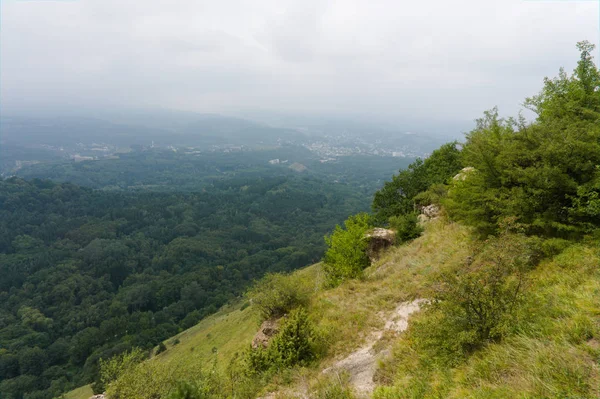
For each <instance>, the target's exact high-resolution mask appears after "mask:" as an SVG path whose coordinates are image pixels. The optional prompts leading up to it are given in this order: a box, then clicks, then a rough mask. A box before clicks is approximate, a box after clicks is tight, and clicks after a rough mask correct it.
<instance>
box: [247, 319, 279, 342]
mask: <svg viewBox="0 0 600 399" xmlns="http://www.w3.org/2000/svg"><path fill="white" fill-rule="evenodd" d="M280 321H281V319H275V320H273V319H271V320H265V321H264V322H263V323H262V324H261V325H260V328H259V329H258V332H257V333H256V335H255V336H254V339H253V340H252V348H253V349H256V348H258V347H263V348H266V347H267V346H269V341H271V339H272V338H273V337H274V336H275V335H276V334H277V333H278V332H279V325H280V324H281V323H280Z"/></svg>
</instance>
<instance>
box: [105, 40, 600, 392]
mask: <svg viewBox="0 0 600 399" xmlns="http://www.w3.org/2000/svg"><path fill="white" fill-rule="evenodd" d="M578 49H579V51H580V54H581V56H580V60H579V62H578V66H577V68H576V69H575V71H574V72H573V74H567V73H566V72H564V71H562V70H561V72H560V74H559V76H558V77H557V78H554V79H546V80H545V82H544V87H543V88H542V91H541V92H540V94H538V95H536V96H534V97H532V98H530V99H528V100H527V101H526V103H525V104H526V105H527V106H528V107H529V108H530V109H532V110H533V111H534V112H536V114H537V115H538V117H537V118H536V120H535V121H532V122H527V121H525V120H524V119H523V118H515V119H512V118H509V119H503V118H501V117H500V116H499V113H498V111H497V110H496V109H493V110H491V111H489V112H486V113H485V115H484V117H483V118H482V119H481V120H478V121H477V124H476V127H475V129H473V130H472V131H471V132H470V133H468V134H467V135H466V139H465V142H464V143H463V144H462V145H458V144H457V143H450V144H447V145H444V146H442V147H441V148H440V149H438V150H437V151H435V152H434V153H433V154H432V155H431V156H430V157H429V158H427V159H426V160H418V161H416V162H414V163H412V164H411V165H410V166H409V167H408V169H406V170H403V171H401V172H400V173H399V174H397V175H395V176H393V178H392V179H391V181H389V182H387V183H386V184H385V185H384V187H383V188H382V189H381V190H379V191H378V192H377V193H376V194H375V196H374V200H373V204H372V213H371V214H369V213H359V214H356V215H353V216H351V217H349V218H348V219H347V220H346V221H345V223H344V224H343V225H339V226H337V227H336V228H335V230H334V231H333V232H332V233H331V234H329V235H327V236H326V238H325V242H326V243H327V250H326V253H325V256H324V260H323V262H322V263H321V264H318V265H314V266H313V267H311V268H308V269H305V270H302V271H300V272H295V273H293V274H285V273H275V274H268V275H267V276H265V278H263V279H262V280H260V281H259V282H258V283H257V284H255V285H254V286H253V287H252V288H251V289H250V290H249V292H248V293H247V298H248V299H250V300H251V301H249V302H248V304H249V306H247V305H245V306H241V307H239V308H233V309H231V308H229V309H225V310H223V311H222V314H221V315H220V316H219V317H218V318H214V319H212V321H211V323H208V322H207V323H201V324H200V325H198V326H196V327H194V328H193V329H191V330H189V331H187V332H186V333H185V334H182V335H180V336H178V337H177V338H174V339H171V340H167V341H165V342H164V343H163V344H162V345H161V346H159V347H158V348H157V349H156V350H155V351H154V352H153V353H152V356H153V358H152V359H151V360H149V361H144V359H145V358H146V357H147V355H148V354H146V353H143V352H141V351H139V350H133V351H130V352H128V353H125V354H122V355H120V356H116V357H113V358H112V359H110V360H108V361H103V362H102V366H101V371H100V377H101V378H100V380H101V381H100V382H101V383H100V384H98V385H96V386H95V387H96V388H98V389H101V390H104V389H106V392H107V395H108V397H109V398H110V399H112V398H120V399H140V398H141V399H152V398H169V399H184V398H185V399H190V398H191V399H200V398H202V399H204V398H211V399H212V398H215V399H216V398H223V397H227V398H256V397H262V398H306V397H311V398H328V399H351V398H368V397H372V398H376V399H417V398H448V397H450V398H481V399H492V398H517V397H519V398H532V399H533V398H535V399H538V398H539V399H542V398H543V399H549V398H552V399H564V398H573V399H575V398H589V399H593V398H597V397H598V394H599V392H600V391H599V387H600V362H599V359H600V345H599V344H598V343H599V342H600V322H599V318H598V315H599V314H600V298H599V296H598V292H599V290H600V269H599V267H598V266H599V264H600V251H599V245H598V244H599V239H600V236H599V231H600V230H599V229H600V71H599V70H598V69H597V67H596V66H595V65H594V63H593V62H592V57H591V53H592V51H593V49H594V47H593V46H592V45H591V44H589V43H587V42H582V43H579V44H578ZM418 213H420V214H419V215H417V214H418ZM375 226H384V227H389V228H392V229H394V230H395V234H396V243H397V244H399V245H398V246H397V247H396V248H394V247H392V248H389V249H388V250H387V252H386V253H383V254H380V255H379V258H378V259H377V258H376V257H373V256H369V255H373V253H369V252H368V248H369V242H370V240H372V239H373V238H372V237H373V233H374V232H373V230H372V229H373V227H375ZM409 317H410V320H409ZM261 321H262V322H264V324H262V327H261V329H260V330H259V334H257V335H256V336H255V338H260V339H262V338H264V337H263V335H264V334H265V331H266V329H267V328H268V329H269V330H270V331H271V332H272V336H271V337H270V340H269V342H268V343H267V344H266V345H263V344H256V341H253V344H254V345H250V342H251V341H250V337H251V336H252V333H253V332H254V331H256V329H257V328H258V325H259V323H257V322H261ZM235 323H238V325H239V327H234V325H236V324H235ZM253 324H254V327H253ZM263 327H264V328H263ZM273 330H274V331H275V332H274V333H273ZM217 331H218V332H220V333H221V334H224V335H226V337H222V336H219V337H214V336H213V335H212V333H213V332H217ZM261 334H262V335H261ZM180 338H181V342H180ZM240 341H243V342H240ZM260 342H263V341H259V343H260Z"/></svg>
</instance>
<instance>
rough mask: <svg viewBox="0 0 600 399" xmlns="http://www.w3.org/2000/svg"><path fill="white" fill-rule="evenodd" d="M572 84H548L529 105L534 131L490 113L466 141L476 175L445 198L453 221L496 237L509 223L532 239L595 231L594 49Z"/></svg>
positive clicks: (599, 94) (599, 87)
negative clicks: (536, 235) (593, 228)
mask: <svg viewBox="0 0 600 399" xmlns="http://www.w3.org/2000/svg"><path fill="white" fill-rule="evenodd" d="M578 48H579V50H580V52H581V58H580V61H579V63H578V66H577V68H576V69H575V71H574V73H573V74H572V75H571V76H569V75H568V74H567V73H566V72H565V71H564V70H561V71H560V73H559V76H558V77H557V78H554V79H546V80H545V83H544V87H543V89H542V91H541V92H540V94H538V95H537V96H534V97H532V98H529V99H527V101H526V105H527V106H528V107H529V108H530V109H532V110H533V111H535V112H536V113H537V115H538V117H537V120H536V121H535V122H533V123H531V124H527V123H525V121H524V120H523V119H522V118H520V119H518V120H515V119H507V120H505V119H502V118H500V117H499V116H498V111H497V109H494V110H492V111H489V112H487V113H486V114H485V116H484V117H483V118H482V119H480V120H479V121H478V123H477V127H476V129H475V130H473V131H472V132H470V133H469V134H468V135H467V140H466V143H465V145H464V149H463V151H462V159H463V163H464V164H465V165H467V166H471V167H473V168H474V169H475V170H474V171H473V173H469V175H468V176H465V178H464V179H460V180H459V181H457V182H456V183H455V187H454V188H453V189H451V190H450V192H449V200H448V202H447V206H448V208H449V210H450V211H451V214H452V215H453V216H454V217H456V218H457V219H460V220H463V221H465V222H467V223H469V224H472V225H475V226H477V227H478V228H479V229H480V231H481V232H482V233H484V234H487V233H493V232H494V231H496V229H497V228H498V226H500V225H503V224H505V223H507V222H511V223H513V224H515V223H516V224H517V225H518V226H520V227H521V228H524V229H525V230H526V231H527V232H529V233H531V234H544V235H558V236H563V237H569V236H577V235H579V234H581V233H583V232H586V231H588V230H589V229H590V228H592V227H594V226H598V224H600V212H599V204H600V203H599V202H598V198H599V193H600V191H599V188H600V170H599V165H600V72H599V71H598V69H597V68H596V66H595V65H594V63H593V62H592V57H591V52H592V50H593V48H594V47H593V46H592V45H591V44H589V43H586V42H582V43H579V44H578Z"/></svg>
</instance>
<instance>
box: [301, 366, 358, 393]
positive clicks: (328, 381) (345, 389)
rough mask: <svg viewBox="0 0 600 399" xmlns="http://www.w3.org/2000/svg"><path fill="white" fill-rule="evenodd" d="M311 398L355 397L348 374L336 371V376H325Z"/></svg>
mask: <svg viewBox="0 0 600 399" xmlns="http://www.w3.org/2000/svg"><path fill="white" fill-rule="evenodd" d="M311 398H314V399H354V398H355V395H354V393H353V392H352V389H351V388H350V384H349V381H348V376H347V375H346V374H341V375H340V374H339V373H338V372H337V371H336V372H335V376H329V377H328V378H323V379H321V380H320V381H318V383H317V384H316V386H315V387H314V389H313V392H312V395H311Z"/></svg>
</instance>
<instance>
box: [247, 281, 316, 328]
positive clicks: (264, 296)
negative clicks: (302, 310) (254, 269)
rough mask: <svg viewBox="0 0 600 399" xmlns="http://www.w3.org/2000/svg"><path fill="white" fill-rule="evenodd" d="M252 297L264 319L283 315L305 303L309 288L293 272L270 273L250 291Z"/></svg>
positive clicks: (249, 295) (249, 294)
mask: <svg viewBox="0 0 600 399" xmlns="http://www.w3.org/2000/svg"><path fill="white" fill-rule="evenodd" d="M247 295H248V297H249V298H250V299H251V301H252V304H253V306H255V307H256V308H257V309H258V310H259V312H260V315H261V317H262V319H263V320H267V319H271V318H277V317H281V316H283V315H285V314H287V313H289V312H290V311H291V310H292V309H294V308H296V307H298V306H301V305H305V304H306V302H307V301H308V298H309V288H308V286H307V284H305V283H304V282H303V281H302V279H301V278H300V277H299V276H297V275H293V274H282V273H270V274H267V275H266V276H265V277H263V278H262V279H261V280H259V281H258V282H257V283H256V284H255V285H254V286H253V287H252V288H251V289H250V290H249V291H248V294H247Z"/></svg>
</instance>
